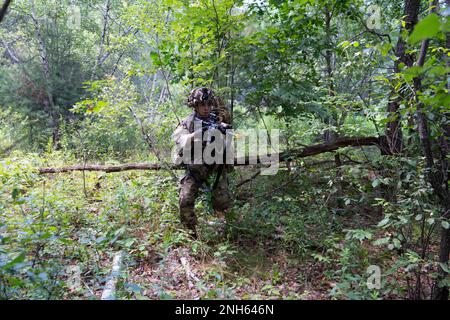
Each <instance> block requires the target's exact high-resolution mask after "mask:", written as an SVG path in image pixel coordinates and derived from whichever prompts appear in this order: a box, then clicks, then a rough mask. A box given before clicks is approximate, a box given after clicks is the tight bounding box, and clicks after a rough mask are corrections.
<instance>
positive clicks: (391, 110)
mask: <svg viewBox="0 0 450 320" xmlns="http://www.w3.org/2000/svg"><path fill="white" fill-rule="evenodd" d="M419 9H420V0H405V3H404V14H403V15H404V16H405V30H407V31H408V32H409V33H411V31H412V29H413V28H414V25H415V24H416V23H417V19H418V15H419ZM402 30H403V27H402V28H400V32H401V31H402ZM395 56H396V57H397V58H398V59H397V60H396V61H395V62H394V73H399V72H400V63H404V64H405V65H406V66H408V67H411V66H412V65H413V63H414V56H413V55H412V54H408V53H406V42H405V40H404V39H403V38H402V36H401V35H400V36H399V38H398V41H397V46H396V48H395ZM404 90H405V86H401V87H400V90H399V92H397V91H396V90H395V89H394V88H393V89H391V92H390V94H389V103H388V106H387V112H388V114H389V117H391V118H392V119H391V121H389V122H388V124H387V128H386V138H387V143H388V147H389V152H390V154H398V153H401V152H402V151H403V147H404V145H403V132H402V123H401V115H400V113H399V107H400V104H401V102H402V100H403V99H402V96H401V94H402V92H403V91H404Z"/></svg>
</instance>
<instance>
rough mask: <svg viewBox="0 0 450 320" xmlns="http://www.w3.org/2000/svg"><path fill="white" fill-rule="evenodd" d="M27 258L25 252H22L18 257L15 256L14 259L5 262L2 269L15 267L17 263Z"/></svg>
mask: <svg viewBox="0 0 450 320" xmlns="http://www.w3.org/2000/svg"><path fill="white" fill-rule="evenodd" d="M24 260H25V252H22V253H21V254H19V255H18V256H17V257H15V258H14V259H13V260H12V261H10V262H8V263H7V264H5V265H4V266H3V267H2V269H10V268H12V267H14V266H15V265H16V264H19V263H22V262H23V261H24Z"/></svg>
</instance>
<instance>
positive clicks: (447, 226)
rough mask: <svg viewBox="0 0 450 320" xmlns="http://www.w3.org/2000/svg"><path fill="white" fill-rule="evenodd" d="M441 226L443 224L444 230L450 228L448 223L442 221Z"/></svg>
mask: <svg viewBox="0 0 450 320" xmlns="http://www.w3.org/2000/svg"><path fill="white" fill-rule="evenodd" d="M441 224H442V228H444V229H448V228H450V223H448V222H447V221H442V222H441Z"/></svg>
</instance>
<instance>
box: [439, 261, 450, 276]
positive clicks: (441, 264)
mask: <svg viewBox="0 0 450 320" xmlns="http://www.w3.org/2000/svg"><path fill="white" fill-rule="evenodd" d="M439 265H440V266H441V268H442V270H444V271H445V272H447V273H448V274H450V269H449V267H448V265H446V264H445V263H442V262H439Z"/></svg>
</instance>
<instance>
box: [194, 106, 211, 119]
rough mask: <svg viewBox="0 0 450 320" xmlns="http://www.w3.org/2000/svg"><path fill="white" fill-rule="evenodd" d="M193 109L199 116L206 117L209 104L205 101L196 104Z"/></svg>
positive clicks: (209, 109)
mask: <svg viewBox="0 0 450 320" xmlns="http://www.w3.org/2000/svg"><path fill="white" fill-rule="evenodd" d="M195 110H196V111H197V113H198V114H199V116H200V117H202V118H206V117H208V116H209V114H210V112H211V106H210V105H208V104H206V103H201V104H199V105H197V107H196V108H195Z"/></svg>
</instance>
